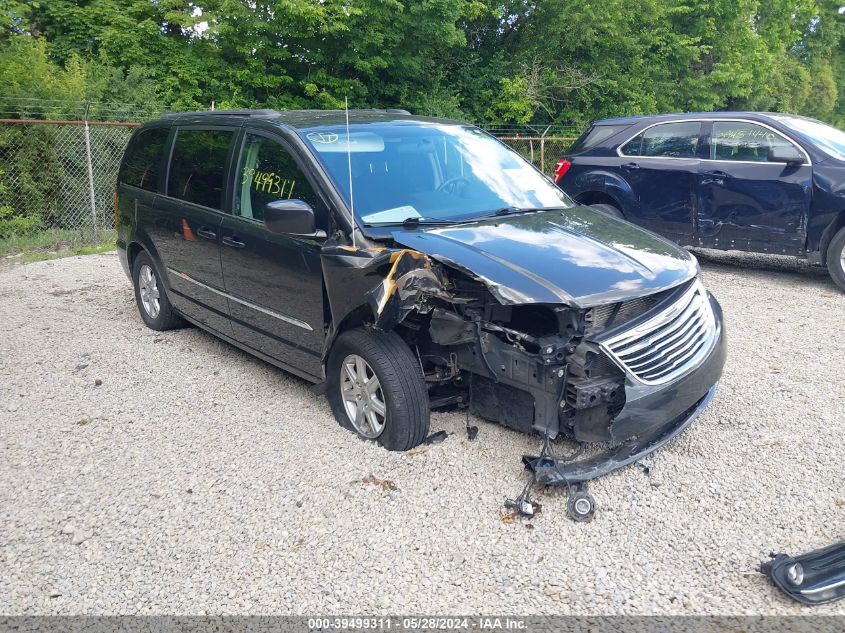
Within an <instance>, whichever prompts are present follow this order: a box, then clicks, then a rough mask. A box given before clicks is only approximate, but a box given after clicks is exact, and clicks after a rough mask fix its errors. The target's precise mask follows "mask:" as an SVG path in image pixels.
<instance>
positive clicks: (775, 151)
mask: <svg viewBox="0 0 845 633" xmlns="http://www.w3.org/2000/svg"><path fill="white" fill-rule="evenodd" d="M767 160H768V161H769V162H770V163H786V164H787V165H801V164H803V163H804V155H803V154H802V153H801V152H799V151H798V150H797V149H795V148H794V147H793V146H792V145H778V146H777V147H772V148H770V149H769V155H768V157H767Z"/></svg>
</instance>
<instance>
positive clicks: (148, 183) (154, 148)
mask: <svg viewBox="0 0 845 633" xmlns="http://www.w3.org/2000/svg"><path fill="white" fill-rule="evenodd" d="M169 132H170V130H169V129H168V128H164V127H158V128H152V129H149V130H142V131H141V132H139V133H138V135H137V136H136V137H135V139H134V140H133V141H132V144H131V145H130V146H129V149H128V150H127V152H126V156H125V157H124V159H123V171H122V172H121V175H120V182H122V183H124V184H126V185H132V186H133V187H140V188H141V189H146V190H148V191H157V190H158V176H159V167H160V166H161V154H162V152H163V151H164V145H165V143H166V142H167V135H168V134H169Z"/></svg>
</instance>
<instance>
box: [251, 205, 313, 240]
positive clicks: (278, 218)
mask: <svg viewBox="0 0 845 633" xmlns="http://www.w3.org/2000/svg"><path fill="white" fill-rule="evenodd" d="M264 226H266V227H267V230H268V231H270V232H271V233H277V234H278V235H291V236H294V237H311V238H323V237H326V232H325V231H322V230H318V229H317V226H316V221H315V220H314V209H312V208H311V205H310V204H308V203H307V202H303V201H302V200H274V201H273V202H268V203H267V204H265V205H264Z"/></svg>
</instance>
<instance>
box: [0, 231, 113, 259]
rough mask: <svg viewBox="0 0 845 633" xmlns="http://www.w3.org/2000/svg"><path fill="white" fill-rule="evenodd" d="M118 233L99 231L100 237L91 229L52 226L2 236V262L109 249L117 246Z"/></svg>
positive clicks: (103, 251) (0, 249)
mask: <svg viewBox="0 0 845 633" xmlns="http://www.w3.org/2000/svg"><path fill="white" fill-rule="evenodd" d="M116 237H117V235H116V232H115V231H114V230H111V229H109V230H103V231H99V232H98V235H97V238H98V239H97V241H94V236H93V235H92V234H91V231H90V230H88V231H85V230H77V231H71V230H66V229H50V230H48V231H41V232H39V233H33V234H30V235H12V236H10V237H7V238H3V239H0V264H2V263H26V262H36V261H41V260H45V259H57V258H59V257H71V256H73V255H94V254H97V253H107V252H108V251H112V250H114V249H115V239H116Z"/></svg>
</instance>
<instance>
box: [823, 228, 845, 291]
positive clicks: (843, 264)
mask: <svg viewBox="0 0 845 633" xmlns="http://www.w3.org/2000/svg"><path fill="white" fill-rule="evenodd" d="M827 271H828V272H829V273H830V277H831V278H832V279H833V281H834V282H835V283H836V285H837V286H839V287H840V288H841V289H842V290H845V227H843V228H841V229H839V232H838V233H837V234H836V235H834V236H833V239H832V240H831V241H830V244H829V245H828V247H827Z"/></svg>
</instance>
